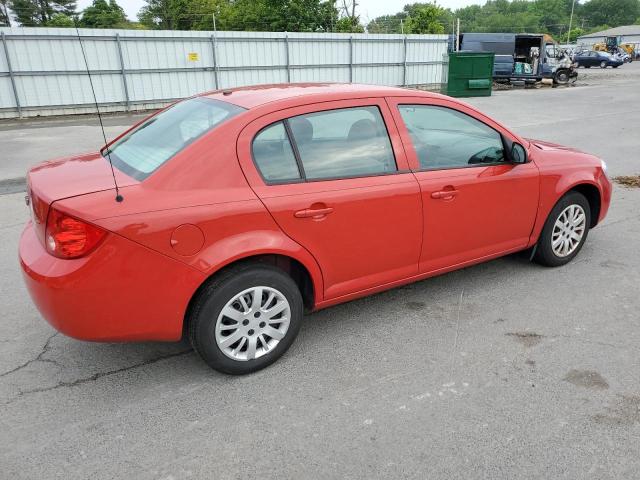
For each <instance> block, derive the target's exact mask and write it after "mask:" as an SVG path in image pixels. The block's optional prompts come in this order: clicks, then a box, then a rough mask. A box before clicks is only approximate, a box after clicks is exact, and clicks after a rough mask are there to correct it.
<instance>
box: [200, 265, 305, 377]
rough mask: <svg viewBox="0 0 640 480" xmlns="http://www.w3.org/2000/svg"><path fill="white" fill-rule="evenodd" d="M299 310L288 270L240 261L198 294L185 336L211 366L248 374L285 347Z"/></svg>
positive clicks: (297, 324) (294, 332) (294, 333)
mask: <svg viewBox="0 0 640 480" xmlns="http://www.w3.org/2000/svg"><path fill="white" fill-rule="evenodd" d="M270 311H271V312H272V313H270ZM276 311H277V313H273V312H276ZM303 311H304V306H303V302H302V295H301V294H300V290H299V288H298V286H297V285H296V283H295V282H294V281H293V279H292V278H291V277H290V276H289V275H287V274H286V273H285V272H283V271H282V270H279V269H277V268H275V267H271V266H269V265H260V264H248V265H242V266H239V267H235V268H231V269H229V270H227V271H226V272H224V273H223V274H221V275H220V276H219V277H218V278H215V279H214V280H213V281H212V282H210V283H209V284H208V285H206V287H204V288H203V290H202V291H201V292H200V293H199V294H198V297H197V298H196V299H195V301H194V304H193V307H192V309H191V313H190V317H189V319H188V321H189V330H188V331H189V339H190V341H191V345H192V346H193V349H194V350H195V351H196V352H197V353H198V354H199V355H200V357H202V359H203V360H204V361H205V362H206V363H207V364H208V365H209V366H210V367H211V368H213V369H214V370H218V371H219V372H223V373H228V374H232V375H242V374H246V373H251V372H255V371H257V370H260V369H262V368H264V367H266V366H268V365H270V364H272V363H273V362H275V361H276V360H277V359H278V358H280V357H281V356H282V355H283V354H284V353H285V352H286V351H287V349H288V348H289V347H290V346H291V344H292V343H293V341H294V340H295V338H296V336H297V335H298V332H299V330H300V326H301V325H302V316H303Z"/></svg>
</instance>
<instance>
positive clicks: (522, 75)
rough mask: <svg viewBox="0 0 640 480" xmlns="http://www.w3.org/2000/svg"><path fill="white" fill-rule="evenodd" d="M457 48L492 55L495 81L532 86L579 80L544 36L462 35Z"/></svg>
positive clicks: (561, 52)
mask: <svg viewBox="0 0 640 480" xmlns="http://www.w3.org/2000/svg"><path fill="white" fill-rule="evenodd" d="M460 49H461V50H463V51H471V52H493V53H495V62H494V65H493V78H494V80H496V81H503V82H509V81H524V82H525V83H535V82H538V81H540V80H542V79H543V78H549V79H552V80H553V82H554V83H556V84H566V83H569V82H572V81H575V80H576V79H577V78H578V72H577V71H576V70H575V68H574V66H573V64H572V61H571V58H570V57H569V55H567V54H566V52H565V51H564V50H562V49H561V48H559V46H558V45H557V43H556V42H555V41H554V40H553V39H552V38H551V37H550V36H549V35H544V34H532V33H463V34H461V35H460Z"/></svg>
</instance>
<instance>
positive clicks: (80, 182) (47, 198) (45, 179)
mask: <svg viewBox="0 0 640 480" xmlns="http://www.w3.org/2000/svg"><path fill="white" fill-rule="evenodd" d="M114 174H115V177H116V180H117V182H118V186H119V187H126V186H129V185H135V184H137V183H139V182H138V181H137V180H134V179H133V178H131V177H129V176H128V175H126V174H124V173H122V172H121V171H119V170H117V169H115V168H114ZM27 181H28V184H29V189H30V190H31V191H33V192H34V193H35V194H36V195H38V197H39V198H40V200H42V201H44V202H45V203H47V204H48V205H50V204H51V203H52V202H55V201H56V200H61V199H63V198H69V197H75V196H78V195H86V194H87V193H93V192H100V191H103V190H109V189H115V186H114V183H113V175H112V173H111V167H110V166H109V161H108V160H107V159H106V158H103V157H102V155H101V154H100V153H99V152H94V153H86V154H83V155H77V156H74V157H66V158H62V159H58V160H51V161H48V162H44V163H41V164H39V165H36V166H35V167H33V168H32V169H31V170H29V173H28V176H27Z"/></svg>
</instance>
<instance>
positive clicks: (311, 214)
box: [293, 207, 333, 218]
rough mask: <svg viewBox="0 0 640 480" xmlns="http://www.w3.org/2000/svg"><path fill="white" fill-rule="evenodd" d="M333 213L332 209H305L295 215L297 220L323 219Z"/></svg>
mask: <svg viewBox="0 0 640 480" xmlns="http://www.w3.org/2000/svg"><path fill="white" fill-rule="evenodd" d="M331 212H333V208H332V207H323V208H305V209H304V210H298V211H297V212H296V213H294V214H293V216H294V217H296V218H322V217H326V216H327V215H329V214H330V213H331Z"/></svg>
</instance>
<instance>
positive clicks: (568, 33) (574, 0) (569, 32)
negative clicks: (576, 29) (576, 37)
mask: <svg viewBox="0 0 640 480" xmlns="http://www.w3.org/2000/svg"><path fill="white" fill-rule="evenodd" d="M575 6H576V0H573V3H571V16H570V17H569V31H568V32H567V44H568V43H569V39H570V37H571V23H573V8H574V7H575Z"/></svg>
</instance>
